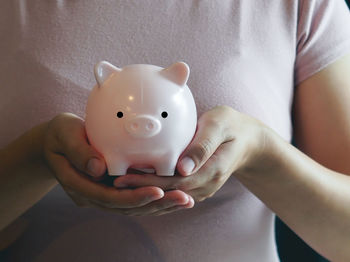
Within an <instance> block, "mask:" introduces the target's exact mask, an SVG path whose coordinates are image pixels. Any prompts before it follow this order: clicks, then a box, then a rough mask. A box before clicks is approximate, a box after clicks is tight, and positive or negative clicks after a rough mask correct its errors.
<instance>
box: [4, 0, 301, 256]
mask: <svg viewBox="0 0 350 262" xmlns="http://www.w3.org/2000/svg"><path fill="white" fill-rule="evenodd" d="M297 2H298V1H278V0H276V1H275V0H274V1H271V0H263V1H249V0H248V1H245V0H241V1H235V0H231V1H219V0H216V1H198V0H193V1H176V0H171V1H160V0H152V1H151V0H149V1H114V0H104V1H82V0H76V1H64V0H62V1H31V2H29V1H20V0H17V1H6V2H2V3H0V14H1V15H0V17H1V18H0V22H1V23H0V29H1V30H2V32H1V31H0V35H2V36H6V41H4V42H2V43H0V47H1V48H0V57H1V60H2V61H1V62H0V79H1V81H2V91H1V93H5V96H1V97H0V119H1V120H2V121H3V123H4V122H5V123H8V124H7V127H6V128H5V129H4V130H3V131H4V135H3V136H2V137H1V140H0V146H3V145H5V144H6V143H8V142H9V141H10V140H12V139H14V138H15V137H16V136H17V135H19V134H21V133H23V132H24V131H25V130H27V129H28V128H30V127H31V126H33V125H36V124H38V123H39V122H41V121H44V120H48V119H50V118H52V117H53V116H54V115H55V114H57V113H60V112H66V111H69V112H72V113H75V114H77V115H80V116H82V117H83V116H84V109H85V103H86V99H87V96H88V93H89V90H91V88H92V87H93V85H94V84H95V82H94V76H93V71H92V70H93V66H94V64H95V63H97V62H98V61H100V60H108V61H109V62H111V63H113V64H115V65H116V66H119V67H123V66H125V65H129V64H154V65H158V66H162V67H166V66H169V65H171V64H172V63H173V62H176V61H185V62H186V63H187V64H188V65H189V66H190V69H191V74H190V78H189V81H188V86H189V87H190V89H191V91H192V93H193V95H194V98H195V101H196V104H197V109H198V113H199V115H201V114H202V113H203V112H205V111H207V110H209V109H211V108H213V107H214V106H216V105H223V104H225V105H229V106H231V107H233V108H234V109H236V110H238V111H240V112H243V113H246V114H249V115H252V116H254V117H256V118H258V119H260V120H261V121H263V122H264V123H266V124H267V125H269V126H270V127H271V128H273V129H274V130H275V131H276V132H277V133H279V134H280V135H281V136H282V137H283V138H284V139H286V140H290V137H291V119H290V110H291V101H292V95H293V73H294V62H295V50H296V23H297V11H298V10H297V9H298V3H297ZM286 17H287V18H288V19H286ZM4 87H5V89H4ZM23 217H24V218H26V219H27V220H28V221H29V225H28V228H27V230H26V231H25V233H24V234H23V236H22V237H21V238H20V239H19V240H18V241H17V242H16V243H15V244H14V245H13V246H12V247H11V248H10V249H9V251H8V256H9V258H8V261H105V262H108V261H166V262H168V261H169V262H170V261H188V262H190V261H196V262H197V261H202V262H205V261H222V262H225V261H239V262H244V261H247V262H251V261H266V262H272V261H278V257H277V252H276V249H275V242H274V215H273V213H272V212H271V211H270V210H269V209H268V208H267V207H266V206H265V205H264V204H263V203H262V202H260V201H259V200H258V199H257V198H256V197H255V196H254V195H252V194H251V193H250V192H249V191H247V189H245V188H244V187H243V186H242V185H241V184H240V183H239V182H238V181H237V180H236V179H235V178H234V177H233V176H231V178H230V179H229V180H228V181H227V182H226V184H225V185H224V186H223V187H222V188H221V189H220V190H219V191H218V192H217V193H216V194H215V195H214V197H212V198H210V199H207V200H205V201H204V202H201V203H197V204H196V205H195V207H194V208H193V209H191V210H184V211H179V212H177V213H173V214H169V215H164V216H160V217H127V216H122V215H117V214H113V213H104V212H102V211H99V210H93V209H81V208H77V207H76V206H75V205H74V204H73V202H72V201H71V200H70V199H69V197H67V196H66V195H65V193H64V192H63V190H62V189H61V188H60V187H57V188H55V189H54V190H53V191H52V192H50V193H49V194H48V195H47V196H46V197H45V198H43V199H42V200H41V201H40V202H39V203H37V204H36V205H35V206H34V207H33V208H31V209H30V210H29V211H27V212H26V213H25V214H24V215H23Z"/></svg>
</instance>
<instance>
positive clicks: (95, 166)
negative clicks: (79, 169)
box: [87, 158, 102, 177]
mask: <svg viewBox="0 0 350 262" xmlns="http://www.w3.org/2000/svg"><path fill="white" fill-rule="evenodd" d="M101 169H102V163H101V161H100V160H99V159H97V158H91V159H90V160H89V162H88V164H87V170H88V172H89V174H90V175H92V176H94V177H98V176H100V175H102V174H101V173H102V172H101V171H102V170H101Z"/></svg>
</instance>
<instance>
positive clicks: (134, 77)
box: [85, 61, 197, 176]
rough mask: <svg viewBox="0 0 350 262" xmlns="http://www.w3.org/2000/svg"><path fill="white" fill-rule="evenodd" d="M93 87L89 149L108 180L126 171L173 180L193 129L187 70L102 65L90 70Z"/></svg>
mask: <svg viewBox="0 0 350 262" xmlns="http://www.w3.org/2000/svg"><path fill="white" fill-rule="evenodd" d="M94 73H95V78H96V81H97V85H96V86H95V87H94V88H93V89H92V91H91V93H90V95H89V98H88V102H87V106H86V118H85V128H86V133H87V136H88V139H89V142H90V144H91V145H92V146H93V147H94V148H95V149H96V150H97V151H98V152H100V153H101V154H102V155H103V156H104V159H105V161H106V165H107V169H108V174H109V175H112V176H121V175H124V174H126V172H127V169H128V168H136V169H141V170H145V169H146V170H153V171H155V173H156V174H157V175H159V176H172V175H174V172H175V167H176V164H177V161H178V158H179V156H180V154H181V153H182V152H183V150H184V149H185V148H186V147H187V145H188V144H189V143H190V142H191V140H192V138H193V136H194V133H195V131H196V126H197V112H196V105H195V102H194V99H193V96H192V93H191V91H190V89H189V88H188V86H187V84H186V83H187V80H188V77H189V74H190V70H189V67H188V65H187V64H185V63H183V62H177V63H174V64H173V65H171V66H169V67H168V68H162V67H158V66H155V65H148V64H135V65H129V66H125V67H123V68H118V67H116V66H113V65H112V64H110V63H108V62H106V61H102V62H99V63H98V64H96V66H95V68H94Z"/></svg>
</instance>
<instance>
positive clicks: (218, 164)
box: [114, 106, 267, 215]
mask: <svg viewBox="0 0 350 262" xmlns="http://www.w3.org/2000/svg"><path fill="white" fill-rule="evenodd" d="M265 127H266V126H265V125H263V124H262V123H261V122H260V121H258V120H256V119H254V118H252V117H250V116H247V115H244V114H242V113H239V112H237V111H235V110H234V109H232V108H230V107H228V106H218V107H215V108H213V109H212V110H210V111H207V112H206V113H204V114H203V115H202V116H201V117H200V119H199V120H198V125H197V131H196V134H195V136H194V138H193V140H192V142H191V143H190V144H189V145H188V147H187V148H186V149H185V151H184V152H183V153H182V155H181V156H180V158H179V159H180V160H179V161H178V164H177V170H178V172H179V173H180V175H175V176H173V177H161V176H157V175H154V174H143V175H139V174H127V175H125V176H122V177H119V178H117V179H115V181H114V186H115V187H117V188H126V187H132V188H135V187H143V186H151V185H152V186H158V187H160V188H162V189H163V190H164V191H165V194H166V193H167V192H166V191H168V192H169V191H171V190H173V189H177V190H181V191H183V192H185V193H187V194H189V195H190V196H192V197H193V199H194V200H195V201H196V202H197V201H203V200H205V199H207V198H209V197H212V196H213V195H214V194H215V192H216V191H218V190H219V189H220V188H221V187H222V186H223V184H224V183H225V182H226V181H227V179H228V178H229V177H230V176H231V174H233V173H234V172H238V171H239V170H243V169H247V168H250V167H251V165H252V164H255V163H254V162H256V161H257V159H259V155H260V153H261V152H262V151H263V148H264V144H265V142H264V141H265V132H266V129H267V128H265ZM192 161H193V162H192ZM191 169H192V170H191ZM175 210H179V207H177V206H175V207H172V208H170V209H169V208H168V209H164V210H158V211H157V212H155V213H153V214H152V215H162V214H166V213H170V212H173V211H175Z"/></svg>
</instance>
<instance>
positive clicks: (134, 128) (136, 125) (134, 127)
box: [131, 123, 139, 130]
mask: <svg viewBox="0 0 350 262" xmlns="http://www.w3.org/2000/svg"><path fill="white" fill-rule="evenodd" d="M138 127H139V125H138V124H137V123H132V124H131V128H132V129H133V130H136V129H137V128H138Z"/></svg>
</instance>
